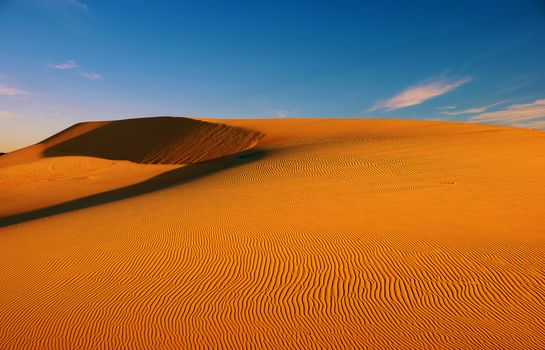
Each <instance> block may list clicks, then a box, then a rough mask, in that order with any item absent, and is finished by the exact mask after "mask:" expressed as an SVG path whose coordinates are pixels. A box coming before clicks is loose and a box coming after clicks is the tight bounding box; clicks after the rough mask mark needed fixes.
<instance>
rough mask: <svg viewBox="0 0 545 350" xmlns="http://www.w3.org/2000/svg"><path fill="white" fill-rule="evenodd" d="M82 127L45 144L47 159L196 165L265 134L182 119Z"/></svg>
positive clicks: (244, 147) (235, 150)
mask: <svg viewBox="0 0 545 350" xmlns="http://www.w3.org/2000/svg"><path fill="white" fill-rule="evenodd" d="M104 123H105V122H94V123H80V124H76V125H73V126H71V127H69V128H68V129H65V130H63V131H61V132H60V133H57V134H55V135H53V136H51V137H49V138H48V139H46V140H44V141H42V142H40V143H41V144H44V145H47V146H48V147H47V148H46V149H45V150H44V151H43V156H45V157H62V156H85V157H96V158H104V159H112V160H129V161H132V162H135V163H151V164H156V163H163V164H192V163H200V162H203V161H207V160H210V159H216V158H220V157H224V156H228V155H231V154H236V153H239V152H242V151H244V150H247V149H250V148H251V147H252V146H254V145H255V144H257V142H258V141H259V140H260V139H261V138H262V137H263V136H264V134H263V133H261V132H259V131H256V130H250V129H245V128H240V127H236V126H227V125H224V124H220V123H209V122H205V121H201V120H196V119H191V118H183V117H153V118H136V119H125V120H115V121H111V122H106V123H105V124H104Z"/></svg>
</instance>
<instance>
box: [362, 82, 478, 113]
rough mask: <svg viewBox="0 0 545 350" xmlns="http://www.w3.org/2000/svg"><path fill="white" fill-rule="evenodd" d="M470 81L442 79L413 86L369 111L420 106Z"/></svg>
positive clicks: (376, 104) (375, 105)
mask: <svg viewBox="0 0 545 350" xmlns="http://www.w3.org/2000/svg"><path fill="white" fill-rule="evenodd" d="M470 80H471V78H463V79H458V80H453V81H448V80H444V79H441V80H435V81H432V82H430V83H425V84H420V85H415V86H411V87H409V88H407V89H405V90H403V91H402V92H400V93H399V94H397V95H395V96H393V97H392V98H389V99H387V100H383V101H378V102H377V103H375V104H374V105H373V107H371V108H370V109H369V111H377V110H384V111H386V112H388V111H392V110H395V109H400V108H405V107H410V106H415V105H419V104H421V103H423V102H425V101H427V100H429V99H431V98H434V97H437V96H441V95H443V94H446V93H447V92H449V91H452V90H454V89H456V88H458V87H460V86H462V85H464V84H466V83H468V82H469V81H470Z"/></svg>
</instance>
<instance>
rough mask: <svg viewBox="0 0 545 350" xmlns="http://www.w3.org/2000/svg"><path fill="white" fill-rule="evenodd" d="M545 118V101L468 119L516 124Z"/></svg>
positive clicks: (537, 101) (512, 106)
mask: <svg viewBox="0 0 545 350" xmlns="http://www.w3.org/2000/svg"><path fill="white" fill-rule="evenodd" d="M539 118H545V99H540V100H536V101H534V102H531V103H524V104H515V105H511V106H509V107H507V108H506V109H503V110H499V111H495V112H489V113H483V114H479V115H476V116H473V117H471V118H470V119H469V121H471V122H505V123H511V124H513V123H516V122H520V121H526V120H534V119H539Z"/></svg>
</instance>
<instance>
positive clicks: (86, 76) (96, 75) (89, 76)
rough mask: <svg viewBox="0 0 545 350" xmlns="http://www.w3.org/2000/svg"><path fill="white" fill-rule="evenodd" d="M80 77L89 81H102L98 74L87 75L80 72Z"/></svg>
mask: <svg viewBox="0 0 545 350" xmlns="http://www.w3.org/2000/svg"><path fill="white" fill-rule="evenodd" d="M80 76H82V77H84V78H86V79H89V80H102V75H100V74H98V73H87V72H81V73H80Z"/></svg>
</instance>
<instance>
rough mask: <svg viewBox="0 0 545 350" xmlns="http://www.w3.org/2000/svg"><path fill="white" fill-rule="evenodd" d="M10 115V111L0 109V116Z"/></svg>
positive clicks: (6, 116) (9, 116)
mask: <svg viewBox="0 0 545 350" xmlns="http://www.w3.org/2000/svg"><path fill="white" fill-rule="evenodd" d="M12 115H13V114H12V113H11V112H10V111H0V118H11V117H12Z"/></svg>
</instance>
